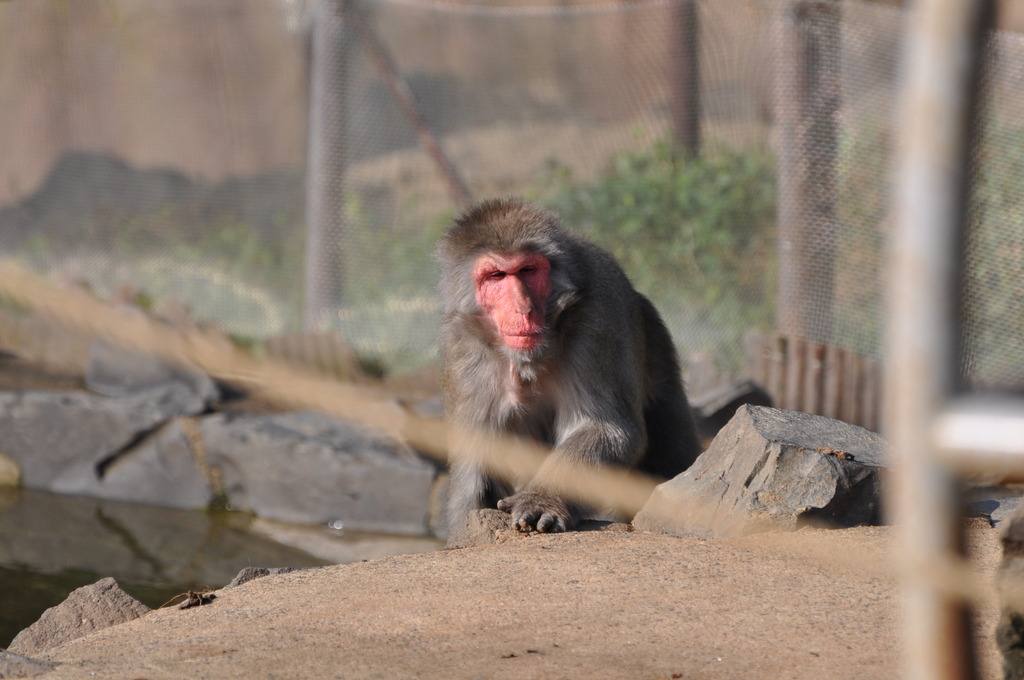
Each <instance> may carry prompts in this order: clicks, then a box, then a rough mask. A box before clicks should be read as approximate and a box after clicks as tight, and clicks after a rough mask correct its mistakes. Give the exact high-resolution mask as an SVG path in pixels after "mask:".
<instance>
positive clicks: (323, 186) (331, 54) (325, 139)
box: [303, 0, 351, 331]
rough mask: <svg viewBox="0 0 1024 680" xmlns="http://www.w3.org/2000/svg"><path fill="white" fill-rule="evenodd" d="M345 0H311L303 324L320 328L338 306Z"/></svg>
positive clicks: (346, 47) (346, 35) (342, 212)
mask: <svg viewBox="0 0 1024 680" xmlns="http://www.w3.org/2000/svg"><path fill="white" fill-rule="evenodd" d="M343 7H344V0H313V2H312V8H313V13H314V14H313V27H312V28H313V35H312V50H311V57H310V88H309V89H310V103H309V143H308V148H307V151H306V153H307V172H306V279H305V302H304V305H303V327H304V328H305V329H306V330H307V331H312V330H317V329H319V328H322V327H324V325H325V323H326V322H327V321H328V319H329V318H330V313H331V311H332V310H334V309H336V308H338V307H339V306H340V305H341V294H342V236H343V234H344V220H345V194H344V176H345V134H344V122H345V118H344V105H345V86H346V83H347V77H346V76H347V73H346V71H347V69H348V58H349V56H348V51H349V49H350V47H351V45H350V43H351V39H350V36H349V32H348V31H346V26H345V21H344V18H343V16H342V10H343Z"/></svg>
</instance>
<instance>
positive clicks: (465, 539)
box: [446, 508, 516, 548]
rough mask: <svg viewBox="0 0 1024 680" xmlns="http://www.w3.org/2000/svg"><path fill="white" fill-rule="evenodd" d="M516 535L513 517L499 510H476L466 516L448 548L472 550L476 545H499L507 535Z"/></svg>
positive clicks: (449, 540)
mask: <svg viewBox="0 0 1024 680" xmlns="http://www.w3.org/2000/svg"><path fill="white" fill-rule="evenodd" d="M511 533H516V531H515V529H513V527H512V515H510V514H508V513H507V512H503V511H501V510H498V509H497V508H484V509H483V510H474V511H473V512H471V513H469V514H468V515H466V519H464V520H463V521H462V525H461V526H459V527H458V528H457V529H455V530H454V531H452V535H451V536H449V537H448V545H447V546H446V547H448V548H472V547H473V546H475V545H488V544H490V543H497V542H498V540H499V538H500V537H501V536H502V535H503V534H505V535H507V534H511Z"/></svg>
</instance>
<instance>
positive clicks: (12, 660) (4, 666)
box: [0, 649, 53, 678]
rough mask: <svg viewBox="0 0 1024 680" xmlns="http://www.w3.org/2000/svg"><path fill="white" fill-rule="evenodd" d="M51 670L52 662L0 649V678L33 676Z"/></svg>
mask: <svg viewBox="0 0 1024 680" xmlns="http://www.w3.org/2000/svg"><path fill="white" fill-rule="evenodd" d="M52 670H53V664H50V663H44V662H42V661H36V660H35V659H29V658H28V657H24V656H21V655H20V654H15V653H14V652H10V651H6V650H3V649H0V678H33V677H35V676H37V675H42V674H43V673H47V672H49V671H52Z"/></svg>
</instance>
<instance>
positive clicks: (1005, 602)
mask: <svg viewBox="0 0 1024 680" xmlns="http://www.w3.org/2000/svg"><path fill="white" fill-rule="evenodd" d="M1002 544H1003V560H1002V563H1001V564H1000V565H999V572H998V574H997V576H996V584H997V587H998V590H999V623H998V624H996V643H997V644H998V645H999V652H1000V653H1001V654H1002V656H1003V671H1004V675H1003V677H1005V678H1021V677H1024V507H1021V506H1019V507H1018V508H1017V509H1016V511H1014V513H1013V514H1012V515H1011V517H1010V518H1009V520H1008V521H1007V523H1006V528H1005V529H1004V531H1003V536H1002Z"/></svg>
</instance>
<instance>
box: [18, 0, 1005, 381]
mask: <svg viewBox="0 0 1024 680" xmlns="http://www.w3.org/2000/svg"><path fill="white" fill-rule="evenodd" d="M342 8H343V10H344V11H342ZM903 21H904V14H903V12H902V11H901V10H899V9H897V8H894V7H891V6H888V5H885V4H877V3H873V2H857V1H853V0H827V1H825V2H807V1H797V0H785V1H783V0H777V1H769V0H719V1H717V2H707V1H696V2H694V1H693V0H638V1H636V2H622V3H597V4H592V3H581V4H569V5H566V4H557V5H555V4H546V3H542V2H538V3H535V4H532V5H530V6H522V5H517V6H514V7H502V6H496V5H491V4H483V3H481V4H473V3H452V2H432V1H426V0H352V1H350V2H346V3H340V2H333V1H331V0H307V1H306V2H298V1H294V0H293V1H286V0H245V1H242V0H227V1H225V2H220V3H207V2H202V1H201V0H182V1H181V2H176V3H166V4H158V5H152V3H144V2H142V1H141V0H114V1H109V0H108V1H106V2H99V1H98V0H79V2H76V3H70V4H68V3H49V2H15V3H4V4H3V5H0V121H2V123H3V124H2V125H0V148H3V149H4V150H5V152H4V154H2V155H0V253H2V254H3V256H4V257H8V258H14V259H16V260H19V261H21V262H22V263H25V264H28V265H30V266H32V267H33V268H35V269H37V270H40V271H43V272H46V273H48V274H50V275H52V276H54V277H56V278H59V279H63V280H70V281H75V282H81V283H85V284H87V285H88V286H89V287H91V288H92V289H93V290H94V291H96V292H97V293H98V294H100V295H103V296H109V295H111V294H112V292H113V291H115V290H117V289H118V288H119V287H121V286H124V285H130V286H131V287H133V288H134V289H136V290H138V291H140V292H141V293H142V298H143V299H144V300H146V301H147V302H148V303H150V304H152V305H153V306H154V307H155V308H158V309H159V308H160V307H161V306H163V305H167V304H170V303H171V302H174V303H175V304H184V305H185V306H186V307H187V308H188V309H189V310H190V312H191V314H192V315H193V316H194V317H195V318H197V319H199V320H201V321H204V322H211V323H215V324H217V325H219V326H221V327H222V328H224V329H225V330H226V331H228V332H230V333H232V334H234V335H236V336H239V337H241V338H246V339H262V338H266V337H272V336H278V335H283V334H287V333H294V332H296V331H299V330H302V329H303V328H304V327H305V328H306V329H309V330H321V331H323V330H330V331H338V332H340V333H341V334H343V335H344V336H345V338H346V339H347V340H348V341H349V342H350V343H351V344H352V345H353V347H354V348H355V349H356V351H357V352H358V353H360V354H361V355H364V356H369V357H374V358H376V359H378V360H379V361H380V362H382V363H383V364H385V365H387V366H389V367H391V368H392V369H393V370H399V371H400V370H403V369H407V368H413V367H416V366H418V365H421V364H424V363H429V362H431V361H432V360H433V357H434V347H435V336H436V329H437V304H436V292H435V280H436V277H437V272H436V266H435V263H434V260H433V256H432V251H433V246H434V242H435V240H436V238H437V236H438V235H439V233H440V231H441V229H443V227H444V225H445V224H446V223H447V221H448V220H449V219H450V218H451V217H452V216H453V215H454V214H455V213H456V212H457V211H458V210H459V209H460V207H461V206H462V205H464V204H465V202H467V201H468V200H479V199H484V198H488V197H492V196H495V195H502V194H509V193H518V194H524V195H526V196H527V197H529V198H531V199H534V200H537V201H539V202H542V203H544V204H547V205H550V206H552V207H555V208H556V209H558V210H559V211H560V212H561V214H562V215H563V216H564V218H565V220H566V221H567V222H568V223H570V224H572V225H573V226H576V227H577V228H579V229H581V230H584V231H586V232H587V233H589V234H590V235H591V236H592V237H593V238H594V239H596V240H598V241H599V242H601V243H602V244H603V245H605V246H607V247H608V248H609V249H611V250H612V251H613V252H614V253H615V254H616V256H617V257H618V258H619V259H620V260H621V261H622V262H623V264H624V266H625V267H626V269H627V271H628V273H629V274H630V276H631V277H632V278H633V280H634V281H635V283H636V285H637V286H638V288H640V289H641V290H642V291H643V292H645V293H646V294H648V295H650V296H651V297H652V298H653V299H654V300H655V302H656V303H657V304H658V306H659V308H660V309H661V310H662V312H663V314H664V316H665V317H666V321H667V322H668V324H669V326H670V328H671V329H672V331H673V334H674V336H675V338H676V341H677V343H678V344H679V345H680V348H681V349H682V352H683V356H684V358H685V357H687V356H689V355H690V354H691V353H693V352H701V353H702V355H705V356H710V357H711V358H712V359H713V361H714V362H715V363H716V364H717V366H718V367H719V369H720V370H721V371H722V372H724V373H727V374H736V373H738V372H739V370H740V366H741V362H742V356H743V349H742V343H741V337H742V336H743V333H744V332H745V331H747V330H748V329H749V328H752V327H758V328H761V329H762V330H764V331H773V330H776V329H782V330H784V331H786V332H789V333H792V334H794V335H798V336H800V337H805V338H806V339H807V340H809V341H812V342H815V343H826V344H829V345H835V346H837V347H841V348H845V349H848V350H851V351H855V352H857V353H860V354H862V355H867V356H870V357H875V358H880V357H881V356H882V353H883V350H884V344H885V337H886V330H885V320H884V312H883V310H884V302H885V301H884V297H885V287H886V282H887V280H888V276H889V272H888V270H887V266H886V263H885V262H884V260H883V253H884V245H885V240H886V237H887V234H888V233H889V231H890V216H889V213H890V208H891V205H890V190H891V177H890V174H891V161H892V158H893V153H894V150H895V146H896V145H897V144H898V143H899V140H898V139H896V138H895V133H894V130H895V127H894V124H895V120H896V110H895V106H896V102H897V99H898V97H897V94H898V88H899V76H900V63H901V51H902V45H901V35H902V33H901V29H902V23H903ZM1021 50H1024V45H1022V38H1021V36H1019V35H1017V34H1014V33H1005V32H999V33H996V34H994V35H993V37H992V40H991V48H990V49H989V53H988V58H987V62H986V78H985V81H984V83H983V86H982V87H981V93H982V95H983V96H984V98H985V107H984V111H985V113H984V115H983V117H982V121H981V124H980V126H979V129H978V133H979V134H978V142H977V153H976V163H975V167H974V169H973V173H974V174H973V177H974V180H975V181H974V190H973V194H972V215H973V222H972V230H971V234H970V237H969V243H968V248H967V257H966V260H965V283H964V295H965V301H966V303H967V304H966V310H967V312H966V318H965V331H964V348H965V353H964V354H965V369H966V370H967V372H968V373H969V374H970V375H971V376H972V377H973V378H975V379H977V380H979V381H981V382H985V383H996V384H1010V385H1019V383H1020V382H1021V381H1022V380H1024V347H1022V344H1021V343H1022V339H1021V338H1022V337H1024V333H1022V331H1024V328H1022V326H1024V309H1022V305H1024V303H1022V302H1021V300H1022V299H1024V295H1022V293H1024V291H1022V290H1021V288H1022V283H1021V281H1020V279H1021V277H1020V276H1019V271H1020V262H1021V254H1022V252H1021V251H1022V246H1024V225H1022V204H1021V201H1022V199H1020V198H1019V194H1020V192H1019V191H1015V189H1016V187H1017V185H1018V184H1019V182H1020V179H1021V174H1022V171H1024V166H1022V161H1021V158H1022V157H1024V154H1022V153H1021V151H1024V148H1021V146H1022V144H1024V142H1022V140H1024V94H1022V93H1024V88H1022V87H1020V82H1019V81H1020V79H1021V77H1022V76H1021V69H1020V64H1021V63H1024V60H1022V58H1021V57H1022V56H1024V55H1021V54H1020V52H1021ZM317 225H319V226H317Z"/></svg>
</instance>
